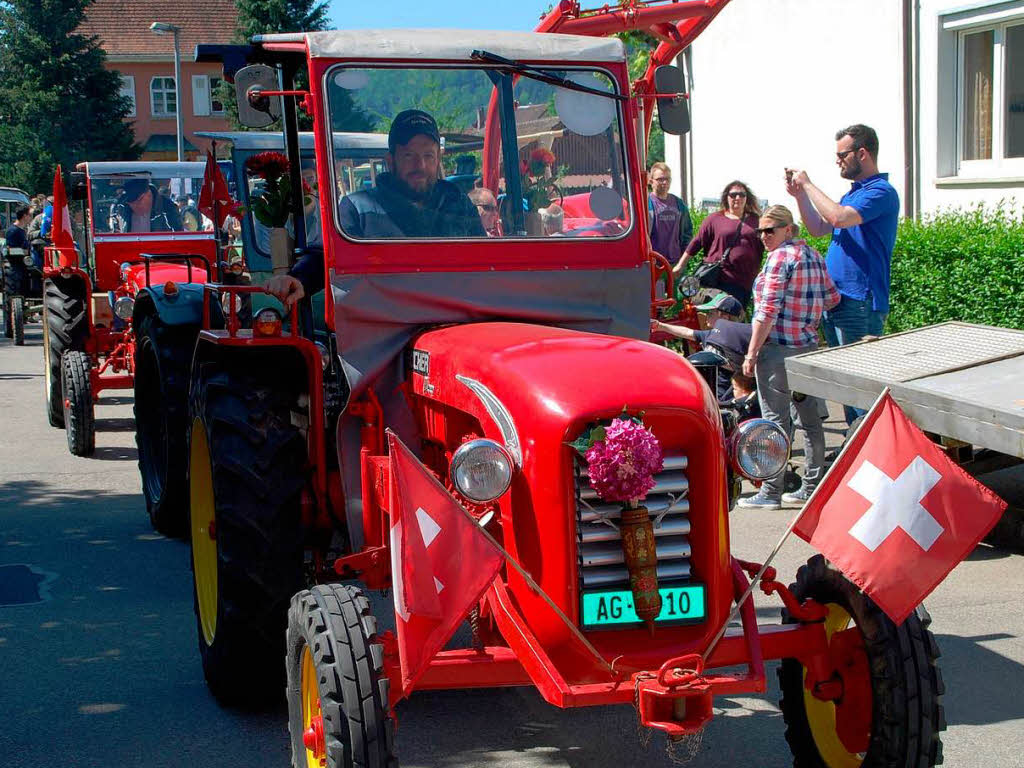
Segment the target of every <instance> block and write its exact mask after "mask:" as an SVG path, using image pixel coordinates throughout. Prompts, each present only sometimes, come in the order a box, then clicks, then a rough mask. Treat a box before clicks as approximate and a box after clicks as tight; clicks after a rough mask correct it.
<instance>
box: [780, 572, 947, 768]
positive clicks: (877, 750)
mask: <svg viewBox="0 0 1024 768" xmlns="http://www.w3.org/2000/svg"><path fill="white" fill-rule="evenodd" d="M790 589H791V590H792V591H793V594H794V595H795V596H796V597H797V599H799V600H804V599H807V598H812V599H814V600H815V601H817V602H819V603H821V604H823V605H824V606H826V607H827V608H828V616H827V617H826V618H825V620H824V622H825V634H826V636H827V638H828V644H829V650H828V653H829V656H830V657H831V658H830V659H829V662H830V663H831V665H833V667H834V668H835V669H836V672H835V674H834V675H833V677H832V679H831V680H829V681H827V683H828V686H829V687H830V688H831V690H832V694H831V695H832V696H833V698H826V697H824V696H823V697H819V696H816V695H815V694H814V692H812V691H809V690H807V688H806V687H805V685H804V681H805V678H806V675H807V670H806V668H805V667H804V666H803V665H802V664H801V663H800V662H799V661H798V660H796V659H783V661H782V664H781V666H780V667H779V683H780V687H781V689H782V700H781V701H780V702H779V707H780V708H781V710H782V716H783V718H784V720H785V721H786V726H787V728H786V741H787V742H788V743H789V747H790V750H791V751H792V753H793V765H794V768H888V766H897V765H901V766H902V765H908V766H909V765H913V766H921V767H922V768H923V767H924V766H928V767H929V768H930V767H931V766H935V765H938V764H939V763H941V762H942V741H941V739H940V737H939V734H940V732H941V731H942V730H944V729H945V727H946V722H945V718H944V716H943V710H942V703H941V700H942V694H943V685H942V675H941V674H940V671H939V668H938V666H937V664H936V659H937V658H938V657H939V648H938V645H937V644H936V642H935V637H934V636H933V635H932V633H931V632H930V631H929V630H928V625H929V624H930V623H931V617H930V616H929V615H928V613H927V611H925V610H924V607H923V606H922V607H919V608H918V609H917V611H915V612H914V613H913V614H911V615H910V616H909V617H908V618H907V620H906V621H904V622H903V624H901V625H900V626H896V625H895V624H894V623H893V622H892V620H891V619H889V617H888V616H886V615H885V613H883V612H882V610H881V609H880V608H879V607H878V606H877V605H876V604H875V603H874V601H873V600H871V598H870V597H868V596H867V595H865V594H864V593H863V592H861V591H860V590H859V589H858V588H857V587H856V586H855V585H854V584H852V583H851V582H850V581H848V580H847V579H846V577H845V576H843V574H842V573H840V572H839V571H838V570H837V569H836V568H835V567H834V566H832V565H831V564H830V563H829V562H828V561H827V560H825V558H824V557H822V556H821V555H815V556H814V557H812V558H811V559H810V560H808V561H807V565H805V566H802V567H801V568H800V570H799V571H797V575H796V583H795V584H793V585H791V586H790ZM782 618H783V622H784V623H792V619H791V618H790V617H789V616H788V614H786V613H785V612H783V617H782ZM819 693H821V694H824V691H819Z"/></svg>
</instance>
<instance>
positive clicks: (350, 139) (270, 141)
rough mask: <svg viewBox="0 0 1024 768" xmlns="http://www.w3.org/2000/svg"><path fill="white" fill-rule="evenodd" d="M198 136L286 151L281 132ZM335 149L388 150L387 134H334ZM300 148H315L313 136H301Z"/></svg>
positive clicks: (245, 146) (204, 133) (244, 147)
mask: <svg viewBox="0 0 1024 768" xmlns="http://www.w3.org/2000/svg"><path fill="white" fill-rule="evenodd" d="M196 136H202V137H203V138H204V139H215V140H216V141H230V142H231V143H232V144H234V146H235V148H236V149H242V150H249V149H257V150H278V151H282V152H283V151H284V134H283V133H281V132H280V131H196ZM334 147H335V149H365V150H383V151H387V148H388V135H387V134H386V133H341V132H336V133H335V134H334ZM299 148H300V149H312V148H313V134H312V133H310V132H303V133H300V134H299Z"/></svg>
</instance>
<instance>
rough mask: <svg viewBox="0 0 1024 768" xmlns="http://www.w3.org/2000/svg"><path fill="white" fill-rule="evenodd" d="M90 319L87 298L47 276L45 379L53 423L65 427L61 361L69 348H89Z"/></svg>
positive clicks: (44, 298) (49, 415)
mask: <svg viewBox="0 0 1024 768" xmlns="http://www.w3.org/2000/svg"><path fill="white" fill-rule="evenodd" d="M87 322H88V320H87V319H86V316H85V300H84V299H83V298H82V297H81V296H78V295H75V294H73V293H71V292H70V291H68V290H67V287H66V286H65V285H64V281H58V280H56V279H53V280H47V281H46V283H45V285H44V286H43V358H44V362H45V370H44V371H43V382H44V387H45V390H46V391H45V397H46V417H47V419H49V421H50V426H52V427H58V428H61V429H63V427H64V392H63V390H62V388H61V375H60V371H61V364H60V361H61V358H62V357H63V356H64V353H65V352H67V351H68V350H69V349H78V350H81V349H84V348H85V339H86V337H87V336H88V330H89V329H88V327H87Z"/></svg>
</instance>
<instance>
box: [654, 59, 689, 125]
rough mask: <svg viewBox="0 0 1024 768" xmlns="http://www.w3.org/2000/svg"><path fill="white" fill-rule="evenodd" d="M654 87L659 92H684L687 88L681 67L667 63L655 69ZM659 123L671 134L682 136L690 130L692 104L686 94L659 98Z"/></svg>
mask: <svg viewBox="0 0 1024 768" xmlns="http://www.w3.org/2000/svg"><path fill="white" fill-rule="evenodd" d="M654 89H655V91H657V92H658V93H678V94H682V93H684V91H685V90H686V88H685V85H684V83H683V73H682V72H680V71H679V67H673V66H671V65H670V64H665V65H663V66H660V67H658V68H657V69H656V70H654ZM658 123H659V124H660V125H661V130H663V131H664V132H665V133H667V134H669V135H670V136H682V135H683V134H684V133H689V131H690V105H689V102H688V101H687V99H686V97H685V96H682V95H680V96H676V97H674V98H673V97H671V96H665V97H660V98H659V99H658Z"/></svg>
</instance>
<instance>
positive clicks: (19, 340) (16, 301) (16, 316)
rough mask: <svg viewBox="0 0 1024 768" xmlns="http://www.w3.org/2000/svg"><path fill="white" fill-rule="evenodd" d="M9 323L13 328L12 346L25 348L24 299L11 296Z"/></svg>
mask: <svg viewBox="0 0 1024 768" xmlns="http://www.w3.org/2000/svg"><path fill="white" fill-rule="evenodd" d="M11 323H12V324H13V326H14V344H15V346H18V347H23V346H25V297H24V296H11Z"/></svg>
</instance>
